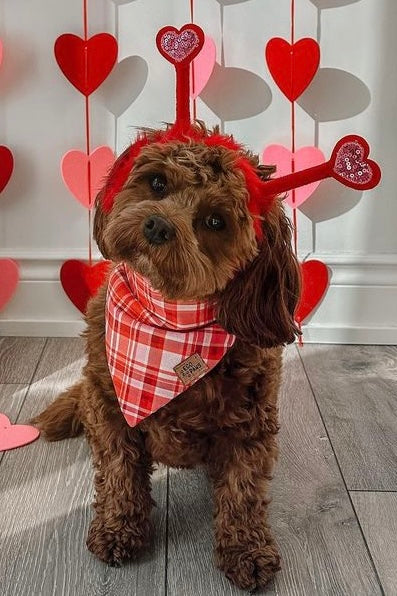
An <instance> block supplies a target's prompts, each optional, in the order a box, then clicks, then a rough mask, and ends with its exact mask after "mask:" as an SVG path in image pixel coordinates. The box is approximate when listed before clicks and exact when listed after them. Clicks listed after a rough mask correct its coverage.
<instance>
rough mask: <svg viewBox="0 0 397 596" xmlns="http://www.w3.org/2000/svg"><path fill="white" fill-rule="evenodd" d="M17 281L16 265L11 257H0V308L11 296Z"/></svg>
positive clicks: (17, 270)
mask: <svg viewBox="0 0 397 596" xmlns="http://www.w3.org/2000/svg"><path fill="white" fill-rule="evenodd" d="M18 281H19V269H18V265H17V264H16V263H15V261H13V260H12V259H0V310H1V309H2V308H3V306H5V305H6V304H7V302H8V301H9V300H10V298H12V296H13V294H14V292H15V289H16V287H17V285H18Z"/></svg>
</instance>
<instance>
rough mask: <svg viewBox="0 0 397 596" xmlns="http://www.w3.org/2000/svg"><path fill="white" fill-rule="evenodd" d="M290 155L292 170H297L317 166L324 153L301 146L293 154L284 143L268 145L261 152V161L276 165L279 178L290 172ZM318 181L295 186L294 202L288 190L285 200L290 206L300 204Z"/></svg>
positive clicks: (310, 193) (276, 176)
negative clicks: (298, 186) (299, 186)
mask: <svg viewBox="0 0 397 596" xmlns="http://www.w3.org/2000/svg"><path fill="white" fill-rule="evenodd" d="M292 157H294V166H295V167H294V171H295V172H299V171H300V170H305V169H306V168H311V167H313V166H318V165H320V164H322V163H324V162H325V157H324V153H323V152H322V151H321V150H320V149H318V148H317V147H302V148H301V149H298V150H297V151H295V153H294V154H293V153H292V151H290V149H288V148H287V147H284V145H269V146H268V147H266V149H265V150H264V152H263V154H262V162H263V163H264V164H267V165H275V166H277V171H276V173H275V175H274V176H275V178H281V176H287V175H288V174H291V173H292ZM320 182H321V180H320V181H318V182H311V183H310V184H306V186H302V187H301V188H297V189H296V190H295V202H293V200H292V198H293V195H292V191H290V192H289V193H288V195H287V197H286V199H285V201H286V202H287V203H288V205H290V206H291V207H299V206H300V205H302V204H303V203H304V202H305V201H306V200H307V199H308V198H309V197H310V196H311V195H312V194H313V193H314V191H315V190H316V188H317V186H318V185H319V184H320Z"/></svg>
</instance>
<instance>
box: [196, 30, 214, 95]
mask: <svg viewBox="0 0 397 596" xmlns="http://www.w3.org/2000/svg"><path fill="white" fill-rule="evenodd" d="M215 62H216V45H215V42H214V40H213V39H212V37H209V36H208V35H205V37H204V45H203V47H202V48H201V50H200V52H199V54H198V55H197V58H195V59H194V60H193V62H192V68H191V69H190V89H191V91H190V97H191V98H192V99H196V97H198V96H199V95H200V93H201V92H202V90H203V89H204V87H205V86H206V84H207V83H208V81H209V78H210V76H211V75H212V71H213V70H214V66H215ZM193 68H194V85H193V74H192V72H193V71H192V69H193Z"/></svg>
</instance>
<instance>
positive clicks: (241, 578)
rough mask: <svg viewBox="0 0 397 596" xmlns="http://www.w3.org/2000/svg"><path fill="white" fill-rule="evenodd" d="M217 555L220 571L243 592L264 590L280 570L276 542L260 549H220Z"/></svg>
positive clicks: (244, 547)
mask: <svg viewBox="0 0 397 596" xmlns="http://www.w3.org/2000/svg"><path fill="white" fill-rule="evenodd" d="M216 555H217V564H218V567H219V569H221V570H222V571H223V572H224V573H225V575H226V577H227V578H228V579H230V580H231V581H232V582H233V583H234V584H236V586H238V587H239V588H241V589H243V590H255V589H256V588H264V587H265V586H266V585H267V584H268V583H269V581H270V580H271V579H272V577H273V576H274V574H275V573H276V572H277V571H279V570H280V555H279V554H278V550H277V546H276V545H275V543H274V542H268V543H267V544H266V545H264V546H259V547H258V546H257V547H252V546H243V545H235V546H230V547H226V548H220V547H218V548H217V550H216Z"/></svg>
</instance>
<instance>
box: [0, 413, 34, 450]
mask: <svg viewBox="0 0 397 596" xmlns="http://www.w3.org/2000/svg"><path fill="white" fill-rule="evenodd" d="M39 436H40V431H39V430H38V429H37V428H35V427H34V426H28V425H25V424H11V422H10V421H9V419H8V418H7V416H6V415H5V414H1V413H0V451H8V450H9V449H15V448H16V447H22V446H23V445H27V444H28V443H32V442H33V441H35V440H36V439H37V438H38V437H39Z"/></svg>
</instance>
